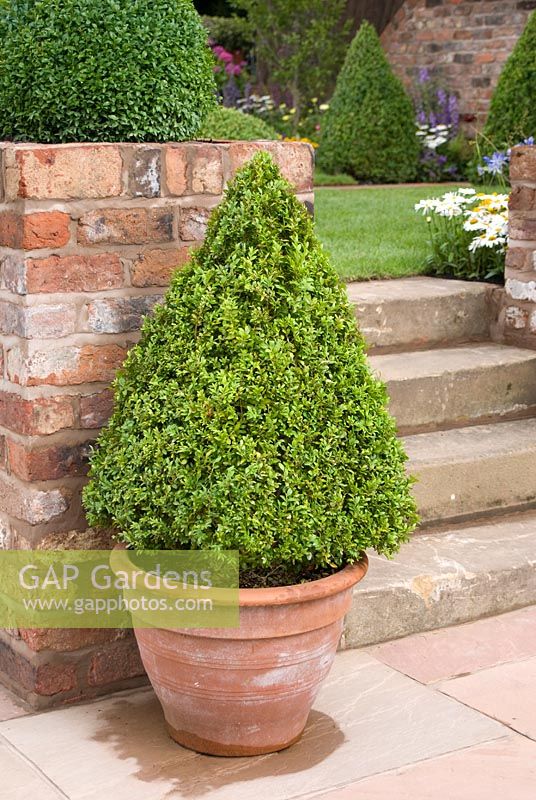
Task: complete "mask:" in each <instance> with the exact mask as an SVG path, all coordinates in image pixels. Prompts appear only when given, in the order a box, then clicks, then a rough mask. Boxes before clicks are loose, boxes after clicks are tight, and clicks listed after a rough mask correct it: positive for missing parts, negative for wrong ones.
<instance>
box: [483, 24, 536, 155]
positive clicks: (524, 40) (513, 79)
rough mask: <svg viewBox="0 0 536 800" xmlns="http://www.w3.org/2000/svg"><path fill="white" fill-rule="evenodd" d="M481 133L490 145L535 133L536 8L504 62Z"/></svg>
mask: <svg viewBox="0 0 536 800" xmlns="http://www.w3.org/2000/svg"><path fill="white" fill-rule="evenodd" d="M484 134H485V137H486V138H487V139H488V140H489V143H490V147H492V148H501V147H506V146H510V145H512V144H516V143H517V142H519V141H521V140H523V139H525V138H527V137H529V136H536V11H535V12H533V13H532V14H531V15H530V17H529V20H528V22H527V25H526V27H525V30H524V31H523V33H522V34H521V37H520V39H519V41H518V42H517V44H516V46H515V48H514V50H513V52H512V54H511V55H510V58H509V59H508V61H507V62H506V64H505V65H504V68H503V71H502V73H501V76H500V78H499V82H498V84H497V88H496V89H495V92H494V95H493V98H492V100H491V106H490V111H489V116H488V119H487V122H486V126H485V129H484Z"/></svg>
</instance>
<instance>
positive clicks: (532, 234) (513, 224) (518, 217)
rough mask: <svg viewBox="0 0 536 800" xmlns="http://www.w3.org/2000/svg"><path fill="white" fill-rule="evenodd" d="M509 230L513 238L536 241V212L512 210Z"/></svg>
mask: <svg viewBox="0 0 536 800" xmlns="http://www.w3.org/2000/svg"><path fill="white" fill-rule="evenodd" d="M508 231H509V236H510V238H511V239H518V240H521V241H536V212H535V211H525V212H522V211H512V212H511V213H510V217H509V220H508Z"/></svg>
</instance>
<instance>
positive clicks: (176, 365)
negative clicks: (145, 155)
mask: <svg viewBox="0 0 536 800" xmlns="http://www.w3.org/2000/svg"><path fill="white" fill-rule="evenodd" d="M114 388H115V408H114V413H113V416H112V418H111V421H110V423H109V426H108V427H107V428H106V429H104V431H103V432H102V433H101V435H100V439H99V447H98V449H97V450H96V451H95V452H94V454H93V456H92V462H91V472H90V477H91V482H90V483H89V485H88V487H87V488H86V490H85V493H84V502H85V506H86V509H87V511H88V517H89V520H90V522H91V524H109V523H112V524H113V525H114V526H115V527H116V528H118V529H119V530H120V531H121V532H122V537H123V539H124V540H125V541H126V542H128V543H129V544H130V545H132V546H134V547H137V548H155V549H162V548H185V549H208V550H221V549H236V550H239V551H240V556H241V566H242V567H243V568H256V569H260V570H268V569H270V568H273V567H276V566H281V565H285V566H288V568H289V570H292V569H293V570H294V575H295V576H296V577H297V578H298V579H299V576H300V575H303V574H304V573H305V572H306V571H308V570H309V569H310V568H311V567H319V568H322V567H331V566H342V565H344V564H347V563H351V562H354V561H356V560H357V559H358V558H359V557H360V554H361V553H362V552H363V550H365V548H367V547H371V546H372V547H374V548H375V549H376V550H377V551H378V552H379V553H385V554H387V555H390V554H392V553H394V552H395V551H396V550H397V548H398V547H399V545H400V543H401V542H402V541H404V540H405V539H406V538H407V535H408V533H409V531H410V530H411V529H412V528H413V527H414V525H415V521H416V512H415V504H414V501H413V499H412V497H411V494H410V491H409V487H410V483H411V480H410V479H409V478H408V477H407V476H406V474H405V471H404V461H405V458H406V457H405V455H404V452H403V449H402V445H401V443H400V441H399V440H398V439H397V437H396V431H395V424H394V421H393V419H392V418H391V417H390V416H389V414H388V412H387V410H386V407H385V406H386V400H387V397H386V391H385V387H384V386H383V384H382V383H380V382H379V381H378V380H377V379H376V378H375V377H374V376H373V375H372V373H371V370H370V368H369V366H368V364H367V360H366V356H365V352H364V342H363V339H362V337H361V335H360V333H359V331H358V329H357V327H356V324H355V319H354V317H353V314H352V310H351V308H350V307H349V304H348V301H347V298H346V294H345V292H344V289H343V287H342V286H341V285H340V284H339V281H338V278H337V275H336V273H335V271H334V270H333V268H332V267H331V265H330V263H329V260H328V258H327V256H326V255H325V254H324V251H323V249H322V246H321V244H320V243H319V241H318V239H317V238H316V236H315V233H314V229H313V223H312V221H311V219H310V217H309V215H308V213H307V211H306V209H305V207H304V206H303V205H302V204H301V203H300V202H299V201H298V200H297V199H296V198H295V196H294V194H293V192H292V190H291V188H290V186H289V184H288V183H287V182H286V181H285V180H283V179H282V177H281V175H280V173H279V171H278V169H277V167H276V166H275V165H274V163H273V161H272V159H271V158H270V156H268V155H267V154H265V153H260V154H257V155H256V156H255V158H253V159H252V161H251V162H249V163H248V164H247V165H246V166H245V167H244V168H243V169H242V170H241V171H240V172H239V173H238V174H237V176H236V177H235V179H234V180H233V181H232V183H231V184H230V185H229V187H228V190H227V194H226V197H225V199H224V201H223V202H222V204H221V205H220V206H219V207H218V208H217V209H216V210H215V211H214V212H213V214H212V217H211V220H210V222H209V226H208V231H207V237H206V240H205V242H204V244H203V245H202V247H201V248H200V249H199V250H198V251H197V252H196V254H195V255H194V257H193V258H192V260H191V262H190V263H189V264H188V265H187V266H186V267H185V268H184V269H183V270H182V271H180V272H178V273H176V275H175V277H174V279H173V281H172V285H171V287H170V289H169V291H168V293H167V296H166V300H165V303H164V305H163V306H160V307H158V308H157V310H156V313H155V315H154V317H152V318H148V319H146V320H145V323H144V325H143V332H142V338H141V341H140V343H139V344H138V345H136V346H135V347H134V348H132V349H131V350H130V353H129V355H128V357H127V359H126V362H125V365H124V367H123V369H122V370H121V371H120V372H119V374H118V376H117V378H116V381H115V385H114Z"/></svg>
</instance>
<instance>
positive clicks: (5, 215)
mask: <svg viewBox="0 0 536 800" xmlns="http://www.w3.org/2000/svg"><path fill="white" fill-rule="evenodd" d="M21 242H22V223H21V218H20V215H19V214H15V212H14V211H1V212H0V247H12V248H17V247H20V246H21Z"/></svg>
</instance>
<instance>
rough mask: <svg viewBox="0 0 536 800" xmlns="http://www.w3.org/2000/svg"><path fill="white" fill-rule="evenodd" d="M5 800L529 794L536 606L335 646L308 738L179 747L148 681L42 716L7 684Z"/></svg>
mask: <svg viewBox="0 0 536 800" xmlns="http://www.w3.org/2000/svg"><path fill="white" fill-rule="evenodd" d="M0 720H2V721H1V722H0V774H1V776H2V777H1V783H0V796H1V797H2V800H27V798H28V797H35V798H37V800H57V798H64V800H65V798H68V799H69V800H111V798H113V799H114V800H127V798H128V800H168V798H171V799H172V800H174V799H176V800H180V798H199V799H200V800H201V799H205V798H206V800H251V798H255V800H290V799H291V798H304V799H305V798H313V797H314V798H321V799H322V800H395V798H396V800H534V798H535V797H536V606H532V607H529V608H526V609H522V610H519V611H514V612H512V613H509V614H505V615H503V616H500V617H494V618H489V619H485V620H481V621H479V622H475V623H470V624H467V625H461V626H458V627H455V628H448V629H443V630H439V631H434V632H431V633H425V634H419V635H416V636H410V637H407V638H406V639H399V640H397V641H394V642H389V643H387V644H384V645H379V646H376V647H372V648H369V649H368V650H367V651H363V650H361V651H348V652H344V653H340V654H339V655H338V657H337V660H336V664H335V667H334V669H333V672H332V673H331V676H330V678H329V680H328V681H327V683H326V684H325V685H324V688H323V689H322V691H321V694H320V695H319V698H318V700H317V702H316V704H315V709H314V711H313V712H312V714H311V717H310V721H309V725H308V727H307V730H306V733H305V735H304V738H303V739H302V741H301V742H299V743H298V744H296V745H294V746H293V747H292V748H290V749H289V750H287V751H285V752H283V753H278V754H274V755H270V756H262V757H258V758H254V759H231V760H229V759H222V758H211V757H207V756H200V755H197V754H195V753H192V752H190V751H188V750H183V749H182V748H180V747H179V746H178V745H175V744H174V743H173V742H172V741H171V740H169V739H168V738H167V735H166V733H165V731H164V728H163V725H162V716H161V712H160V708H159V706H158V704H157V702H156V701H155V699H154V696H153V694H152V691H151V690H150V689H143V690H136V691H133V692H126V693H122V694H119V695H116V696H114V697H112V698H108V699H105V700H100V701H97V702H94V703H90V704H86V705H80V706H76V707H70V708H65V709H61V710H57V711H51V712H48V713H42V714H32V713H28V711H27V709H25V708H23V707H21V705H20V704H19V703H18V702H17V701H16V700H15V699H14V698H12V697H10V696H9V695H8V693H6V692H4V693H3V694H2V693H0Z"/></svg>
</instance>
